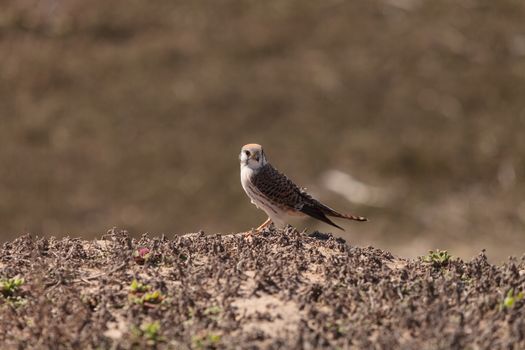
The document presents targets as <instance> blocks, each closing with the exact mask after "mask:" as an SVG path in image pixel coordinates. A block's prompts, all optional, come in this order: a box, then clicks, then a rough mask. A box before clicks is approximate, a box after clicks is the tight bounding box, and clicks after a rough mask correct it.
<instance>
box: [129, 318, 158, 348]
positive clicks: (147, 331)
mask: <svg viewBox="0 0 525 350" xmlns="http://www.w3.org/2000/svg"><path fill="white" fill-rule="evenodd" d="M131 333H132V334H133V336H135V337H136V338H142V339H144V340H145V341H146V343H147V344H148V345H149V346H154V345H156V344H157V343H158V342H160V341H163V340H164V339H163V338H162V337H161V329H160V323H159V322H158V321H155V322H146V323H142V324H141V325H140V327H133V328H132V329H131Z"/></svg>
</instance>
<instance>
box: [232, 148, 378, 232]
mask: <svg viewBox="0 0 525 350" xmlns="http://www.w3.org/2000/svg"><path fill="white" fill-rule="evenodd" d="M239 161H240V167H241V185H242V187H243V189H244V191H245V192H246V194H247V195H248V197H249V198H250V200H251V202H252V204H254V205H255V206H256V207H257V208H258V209H261V210H263V211H264V212H265V213H266V215H268V219H267V220H266V221H265V222H263V223H262V224H261V225H260V226H259V227H257V229H255V230H256V231H257V232H260V231H262V230H263V229H264V228H266V227H268V226H270V225H271V224H272V223H273V224H274V226H275V227H277V228H283V227H285V226H286V225H287V221H288V218H289V216H311V217H313V218H315V219H317V220H320V221H322V222H324V223H327V224H329V225H332V226H334V227H337V228H338V229H340V230H343V231H344V229H343V228H342V227H341V226H339V225H337V224H336V223H334V222H333V221H332V220H330V218H329V217H335V218H341V219H347V220H355V221H368V219H367V218H365V217H363V216H356V215H349V214H342V213H339V212H337V211H335V210H334V209H332V208H330V207H328V206H326V205H324V204H323V203H321V202H320V201H318V200H317V199H315V198H313V197H312V196H311V195H310V194H308V193H307V192H306V190H305V189H304V188H301V187H299V186H297V185H296V184H295V183H294V182H293V181H292V180H290V179H289V178H288V177H286V175H284V174H283V173H281V172H279V171H278V170H277V169H275V168H274V167H273V166H272V165H271V164H270V163H269V162H268V160H267V158H266V155H265V153H264V150H263V148H262V146H261V145H259V144H256V143H249V144H246V145H244V146H243V147H242V148H241V153H240V154H239Z"/></svg>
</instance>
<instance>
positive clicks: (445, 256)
mask: <svg viewBox="0 0 525 350" xmlns="http://www.w3.org/2000/svg"><path fill="white" fill-rule="evenodd" d="M451 258H452V256H451V255H450V254H449V253H448V252H447V251H446V250H439V249H436V251H433V250H429V251H428V255H426V256H424V257H423V261H424V262H427V263H432V264H436V265H445V264H446V263H447V262H448V261H449V260H450V259H451Z"/></svg>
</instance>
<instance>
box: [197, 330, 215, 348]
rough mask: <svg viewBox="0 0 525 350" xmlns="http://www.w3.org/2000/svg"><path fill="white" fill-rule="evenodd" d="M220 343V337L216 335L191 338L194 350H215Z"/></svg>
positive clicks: (199, 335) (200, 335) (202, 334)
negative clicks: (210, 349)
mask: <svg viewBox="0 0 525 350" xmlns="http://www.w3.org/2000/svg"><path fill="white" fill-rule="evenodd" d="M220 342H221V335H220V334H217V333H201V334H198V335H194V336H193V337H192V338H191V343H192V345H193V348H195V349H204V348H216V347H218V345H219V343H220Z"/></svg>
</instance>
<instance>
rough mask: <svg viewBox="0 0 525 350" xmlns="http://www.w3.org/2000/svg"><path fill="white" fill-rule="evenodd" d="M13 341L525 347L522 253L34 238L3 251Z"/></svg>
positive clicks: (4, 303) (318, 242) (49, 344)
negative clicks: (501, 258)
mask: <svg viewBox="0 0 525 350" xmlns="http://www.w3.org/2000/svg"><path fill="white" fill-rule="evenodd" d="M0 279H1V285H0V287H1V296H0V342H1V343H2V344H4V348H57V344H60V348H107V349H109V348H132V347H134V346H136V347H138V348H142V347H157V348H174V349H175V348H176V349H184V348H239V347H242V348H337V347H339V348H404V349H407V348H408V349H411V348H414V349H421V348H425V349H438V348H447V349H448V348H465V347H469V348H490V349H497V348H505V349H509V348H524V347H525V340H524V332H525V324H524V310H525V308H524V307H523V303H524V301H523V300H522V297H523V295H522V293H521V291H523V290H524V287H525V260H524V259H523V258H522V259H521V260H519V261H518V260H516V259H511V260H509V261H508V262H507V263H506V264H504V265H503V266H495V265H491V264H489V263H488V262H487V260H486V257H485V255H484V254H483V253H482V254H480V255H479V256H478V257H476V258H475V259H473V260H472V261H470V262H463V261H461V260H459V259H453V258H451V257H449V256H448V255H447V254H446V253H443V252H435V253H433V254H429V256H427V257H426V258H425V259H416V260H405V259H398V258H395V257H394V256H392V255H391V254H390V253H388V252H384V251H381V250H378V249H374V248H358V247H351V246H349V245H347V244H346V243H345V242H344V241H343V240H341V239H336V238H334V237H333V236H332V235H330V234H323V233H319V232H314V233H313V234H310V235H308V234H305V233H299V232H297V231H295V230H293V229H291V228H290V229H287V230H285V231H284V232H281V231H278V232H277V231H272V230H267V231H265V232H263V233H261V234H260V235H251V236H250V235H244V234H236V235H225V236H220V235H205V234H204V233H202V232H201V233H196V234H188V235H185V236H179V237H175V238H174V239H172V240H171V239H166V238H165V237H162V238H148V237H146V236H144V237H142V238H141V239H140V240H135V239H132V238H130V237H129V236H128V234H127V232H126V231H119V230H115V229H113V230H110V231H109V232H108V233H107V234H106V235H104V236H103V237H102V239H100V240H95V241H84V240H80V239H61V240H57V239H52V238H51V239H47V238H39V239H34V238H32V237H30V236H24V237H21V238H18V239H16V240H15V241H12V242H8V243H6V244H4V246H3V248H2V252H1V255H0Z"/></svg>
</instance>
